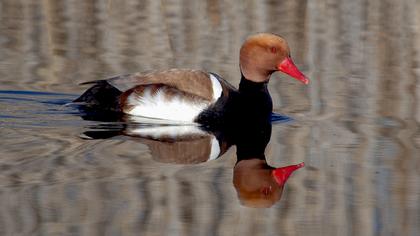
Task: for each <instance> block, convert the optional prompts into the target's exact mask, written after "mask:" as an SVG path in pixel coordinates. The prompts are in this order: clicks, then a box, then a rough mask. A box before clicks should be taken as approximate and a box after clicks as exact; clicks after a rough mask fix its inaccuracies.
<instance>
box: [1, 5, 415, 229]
mask: <svg viewBox="0 0 420 236" xmlns="http://www.w3.org/2000/svg"><path fill="white" fill-rule="evenodd" d="M261 31H270V32H273V33H278V34H281V35H283V36H284V37H285V38H287V39H288V41H289V42H290V47H291V49H292V55H293V57H294V58H295V60H296V62H297V64H298V65H299V66H300V67H302V68H304V72H307V74H308V75H309V77H310V78H311V84H310V85H309V86H308V87H303V86H301V85H300V84H297V83H295V82H293V81H292V80H290V79H288V78H287V77H286V76H284V75H275V76H274V77H273V78H272V79H271V82H270V91H271V94H272V96H273V101H274V105H275V110H276V111H278V112H282V113H286V114H290V115H291V116H293V117H295V118H296V120H297V121H296V122H295V123H293V124H290V125H284V126H277V127H275V128H274V132H273V137H272V139H271V140H272V141H271V147H270V149H269V151H268V154H267V156H268V157H269V160H270V161H271V162H272V163H274V164H276V165H279V166H280V165H282V164H289V163H292V162H298V161H301V160H305V162H306V165H307V167H306V168H305V172H304V173H305V174H302V175H300V177H296V178H294V179H292V180H291V181H290V183H289V186H288V188H287V189H285V192H284V195H283V198H282V200H281V202H280V203H279V204H278V205H277V206H276V207H273V208H270V209H266V210H256V209H247V208H243V207H241V206H240V205H239V203H238V200H237V198H236V195H235V192H234V189H233V188H232V185H231V181H232V179H231V178H232V177H231V171H232V166H233V165H234V160H232V158H233V157H234V155H233V153H232V152H228V153H227V154H226V155H225V157H223V158H221V159H220V160H217V161H215V162H213V163H209V164H208V165H207V164H206V165H199V166H196V167H191V166H176V167H173V166H170V165H162V164H159V163H156V162H154V161H153V160H152V158H151V157H150V153H149V152H148V150H147V149H146V147H145V146H144V145H141V144H139V143H138V142H135V141H133V140H130V139H112V140H106V141H86V140H81V139H79V138H77V134H78V133H80V132H79V131H78V130H74V129H69V128H66V129H64V128H63V129H49V130H48V131H45V130H42V131H40V130H39V129H32V130H31V129H27V130H19V129H13V128H3V127H2V129H1V130H0V136H1V137H3V139H2V143H1V144H0V150H1V151H0V154H1V155H0V156H1V158H0V235H13V234H22V235H31V234H39V235H47V234H84V235H105V234H111V235H114V234H115V235H118V234H124V235H126V234H127V235H137V234H142V235H165V234H166V235H169V234H171V233H173V232H176V233H177V234H179V235H216V234H220V235H237V234H239V233H240V234H242V235H274V234H275V235H277V234H282V235H419V234H420V228H419V227H420V226H419V225H418V222H419V221H420V211H419V209H420V204H419V202H420V198H419V196H420V194H419V193H420V184H419V183H420V180H419V171H418V166H419V160H418V153H419V148H420V133H419V132H420V131H419V128H418V127H419V123H420V105H419V104H420V103H419V101H420V100H419V98H420V96H419V94H420V86H419V85H418V83H419V82H420V81H419V78H420V76H419V75H420V74H419V73H420V68H419V65H420V56H419V55H420V46H419V44H418V42H420V32H419V31H420V3H419V2H418V1H415V0H403V1H394V0H369V1H367V0H357V1H333V0H327V1H320V0H314V1H307V0H298V1H293V0H290V1H274V0H264V1H258V0H247V1H239V0H234V1H227V0H207V1H192V0H162V1H154V0H143V1H137V0H126V1H115V0H107V1H99V0H89V1H83V0H71V1H64V0H43V1H22V0H2V1H1V2H0V78H1V79H0V81H1V85H0V88H1V90H11V89H13V90H41V91H59V92H72V93H80V92H81V91H82V88H80V87H78V86H77V84H78V83H79V82H84V81H89V80H95V79H101V78H105V77H108V76H112V75H115V74H125V73H130V72H135V71H145V70H152V69H166V68H170V67H182V68H202V69H205V70H209V71H213V72H216V73H218V74H220V75H222V76H223V77H224V78H226V79H227V80H228V81H230V82H232V83H233V84H235V85H236V84H237V83H238V81H239V78H240V77H239V69H238V53H239V47H240V45H241V43H242V41H243V40H244V39H245V37H246V36H247V35H249V34H251V33H255V32H261ZM4 110H6V108H5V109H4ZM0 124H1V122H0ZM4 137H7V138H4ZM298 183H301V184H298ZM301 185H303V187H302V186H301Z"/></svg>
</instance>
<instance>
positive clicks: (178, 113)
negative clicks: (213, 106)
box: [127, 89, 209, 123]
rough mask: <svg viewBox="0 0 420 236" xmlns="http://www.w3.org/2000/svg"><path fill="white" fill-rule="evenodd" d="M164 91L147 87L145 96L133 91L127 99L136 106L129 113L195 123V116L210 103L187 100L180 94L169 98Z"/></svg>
mask: <svg viewBox="0 0 420 236" xmlns="http://www.w3.org/2000/svg"><path fill="white" fill-rule="evenodd" d="M164 92H165V91H164V90H158V91H157V92H156V93H154V94H152V93H151V91H150V89H146V90H145V91H144V94H143V96H137V95H136V94H134V93H133V94H132V95H130V96H129V97H128V100H127V101H128V104H129V105H132V106H133V107H134V108H133V109H131V110H130V111H127V113H128V114H130V115H133V116H143V117H149V118H154V119H164V120H168V121H177V122H176V123H179V122H185V123H193V122H194V118H195V117H197V115H198V114H199V113H200V112H201V111H203V110H204V109H205V108H206V107H207V106H208V105H209V104H208V103H206V102H197V101H191V100H186V99H185V98H183V97H182V96H180V95H177V96H174V97H173V98H171V99H167V98H165V94H164Z"/></svg>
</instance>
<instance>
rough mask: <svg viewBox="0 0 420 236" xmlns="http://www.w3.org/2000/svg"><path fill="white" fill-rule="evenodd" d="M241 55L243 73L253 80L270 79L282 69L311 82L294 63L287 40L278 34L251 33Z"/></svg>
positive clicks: (302, 80)
mask: <svg viewBox="0 0 420 236" xmlns="http://www.w3.org/2000/svg"><path fill="white" fill-rule="evenodd" d="M239 57H240V58H239V63H240V67H241V72H242V74H243V75H244V77H245V78H246V79H248V80H251V81H253V82H265V81H268V79H269V78H270V75H271V74H272V73H273V72H276V71H282V72H284V73H286V74H288V75H290V76H292V77H293V78H295V79H297V80H299V81H301V82H303V83H304V84H308V82H309V80H308V79H307V78H306V76H305V75H303V73H302V72H300V71H299V69H297V67H296V66H295V65H294V63H293V61H292V59H291V57H290V48H289V45H288V44H287V42H286V40H285V39H283V38H282V37H280V36H278V35H275V34H270V33H259V34H254V35H251V36H250V37H248V38H247V39H246V40H245V42H244V43H243V45H242V47H241V50H240V56H239Z"/></svg>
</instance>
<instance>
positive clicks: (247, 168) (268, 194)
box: [233, 159, 303, 208]
mask: <svg viewBox="0 0 420 236" xmlns="http://www.w3.org/2000/svg"><path fill="white" fill-rule="evenodd" d="M302 166H303V163H301V164H298V165H293V166H288V167H282V168H277V169H274V168H272V167H270V166H269V165H267V163H266V161H265V160H262V159H249V160H242V161H239V162H238V163H237V164H236V166H235V168H234V170H233V185H234V186H235V189H236V191H237V193H238V198H239V200H240V201H241V204H243V205H245V206H248V207H256V208H267V207H271V206H272V205H273V204H274V203H276V202H277V201H279V200H280V198H281V195H282V192H283V187H284V184H285V182H286V180H287V178H288V177H289V176H290V174H291V173H292V172H293V171H294V170H296V169H299V168H300V167H302ZM279 172H281V173H283V175H284V176H285V178H282V179H280V178H278V176H276V175H275V173H279Z"/></svg>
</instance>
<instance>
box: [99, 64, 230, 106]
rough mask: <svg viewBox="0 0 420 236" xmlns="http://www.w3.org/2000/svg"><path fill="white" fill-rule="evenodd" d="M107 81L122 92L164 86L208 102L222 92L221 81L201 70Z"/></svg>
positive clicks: (133, 75)
mask: <svg viewBox="0 0 420 236" xmlns="http://www.w3.org/2000/svg"><path fill="white" fill-rule="evenodd" d="M106 81H107V82H108V83H109V84H110V85H112V86H113V87H115V88H117V89H118V90H119V91H121V92H126V91H128V90H130V89H133V88H135V87H137V86H141V85H151V84H163V85H166V86H170V87H173V88H176V89H178V90H179V91H182V92H185V93H188V94H192V95H195V96H198V97H201V98H203V99H206V100H216V99H217V98H218V97H219V96H220V93H221V91H222V87H221V84H220V82H219V79H218V78H216V76H214V75H213V74H211V73H207V72H204V71H201V70H187V69H170V70H165V71H157V72H150V73H135V74H131V75H123V76H118V77H114V78H110V79H108V80H106Z"/></svg>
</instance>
